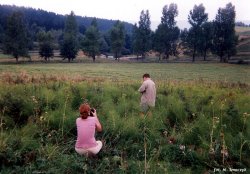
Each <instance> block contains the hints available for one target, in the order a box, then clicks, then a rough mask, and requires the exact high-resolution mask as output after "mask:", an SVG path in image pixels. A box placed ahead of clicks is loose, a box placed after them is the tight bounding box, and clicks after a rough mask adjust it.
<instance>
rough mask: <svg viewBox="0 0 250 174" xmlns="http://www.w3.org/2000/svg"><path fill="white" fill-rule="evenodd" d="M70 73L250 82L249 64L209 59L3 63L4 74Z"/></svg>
mask: <svg viewBox="0 0 250 174" xmlns="http://www.w3.org/2000/svg"><path fill="white" fill-rule="evenodd" d="M7 72H8V73H14V74H20V73H23V74H27V75H46V76H59V77H60V76H66V77H68V78H74V77H75V78H84V77H86V78H93V77H96V78H102V79H109V80H118V81H120V80H121V81H122V80H136V81H140V80H141V77H142V75H143V74H144V73H145V72H147V73H150V74H151V75H152V77H153V79H155V80H156V81H157V80H159V81H164V80H177V81H189V80H193V81H197V80H205V81H214V82H216V81H223V82H234V83H237V82H240V83H250V67H249V66H246V65H231V64H207V63H197V64H192V63H170V64H168V63H104V64H101V63H97V64H94V63H81V64H77V63H72V64H68V63H59V64H23V65H22V64H21V65H0V73H1V74H2V76H3V75H4V74H6V73H7Z"/></svg>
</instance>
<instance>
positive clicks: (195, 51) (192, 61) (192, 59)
mask: <svg viewBox="0 0 250 174" xmlns="http://www.w3.org/2000/svg"><path fill="white" fill-rule="evenodd" d="M195 53H196V47H194V51H193V59H192V62H194V61H195Z"/></svg>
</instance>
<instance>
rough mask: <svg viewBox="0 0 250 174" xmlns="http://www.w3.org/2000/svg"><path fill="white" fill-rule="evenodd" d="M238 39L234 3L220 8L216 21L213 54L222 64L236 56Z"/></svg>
mask: <svg viewBox="0 0 250 174" xmlns="http://www.w3.org/2000/svg"><path fill="white" fill-rule="evenodd" d="M237 42H238V37H237V36H236V34H235V7H234V6H233V5H232V3H229V4H227V5H226V7H225V8H219V10H218V13H217V15H216V17H215V20H214V39H213V43H214V45H213V52H214V53H215V54H217V55H218V56H219V57H220V61H221V62H227V61H228V60H229V59H230V57H231V56H232V55H234V54H236V45H237Z"/></svg>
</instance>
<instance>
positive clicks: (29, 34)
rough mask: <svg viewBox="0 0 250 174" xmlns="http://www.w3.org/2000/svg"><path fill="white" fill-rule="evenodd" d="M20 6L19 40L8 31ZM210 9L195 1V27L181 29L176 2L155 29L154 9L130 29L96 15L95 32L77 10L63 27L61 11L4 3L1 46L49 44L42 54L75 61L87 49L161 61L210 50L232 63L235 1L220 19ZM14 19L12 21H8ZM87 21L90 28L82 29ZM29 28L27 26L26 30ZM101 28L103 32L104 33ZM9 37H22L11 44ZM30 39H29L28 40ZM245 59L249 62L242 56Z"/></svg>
mask: <svg viewBox="0 0 250 174" xmlns="http://www.w3.org/2000/svg"><path fill="white" fill-rule="evenodd" d="M14 9H17V10H19V12H18V13H21V14H23V15H19V18H20V21H23V22H22V23H20V22H19V23H20V25H18V26H23V27H22V28H23V29H22V28H20V27H19V28H18V27H16V32H17V33H23V34H20V36H23V37H20V39H15V37H14V35H10V36H9V34H8V33H9V32H10V31H12V30H13V27H12V26H13V25H7V23H16V22H15V20H14V19H12V18H13V17H11V16H13V15H14V14H13V13H14V12H13V10H14ZM205 10H206V9H205V7H204V6H203V4H199V5H194V8H193V9H192V10H191V11H190V13H189V15H188V16H187V19H188V21H189V23H190V25H191V27H190V28H189V29H184V30H183V31H180V29H179V27H178V26H177V25H176V20H175V18H176V17H177V16H178V13H179V12H178V7H177V5H176V4H174V3H171V4H169V5H165V6H164V7H163V10H162V17H161V23H160V24H159V25H158V27H157V29H156V31H152V29H151V20H150V12H149V11H148V10H142V11H141V14H140V18H139V21H138V24H135V25H134V27H133V30H132V29H131V28H132V25H129V26H130V27H131V28H130V30H129V29H128V24H127V23H126V22H120V21H119V20H118V21H112V22H113V23H112V26H110V24H111V23H109V22H108V21H107V24H106V25H109V26H110V28H109V30H105V31H104V30H102V29H101V26H102V25H103V23H101V21H102V20H99V19H95V18H91V19H92V21H91V23H92V22H93V20H96V27H97V28H96V29H95V30H96V31H95V30H93V26H91V24H90V23H89V24H88V25H85V24H84V25H83V23H84V18H80V20H79V17H78V16H75V15H74V13H73V11H72V12H71V14H70V15H65V16H60V15H59V16H60V17H61V18H60V21H57V22H64V23H65V24H64V25H63V27H59V28H58V27H57V24H58V23H57V22H55V21H54V20H55V19H56V18H58V15H56V14H54V13H46V12H44V11H41V10H37V11H36V10H34V9H29V8H28V9H25V8H18V7H15V6H0V11H1V12H6V13H1V14H2V15H0V32H1V34H0V49H1V50H2V51H3V53H6V54H10V53H13V52H20V53H22V52H23V50H27V49H29V50H42V49H43V54H41V57H43V58H45V60H49V59H50V57H45V56H44V55H47V56H51V57H52V56H53V54H51V52H53V49H56V50H60V55H62V57H63V58H67V59H68V60H69V61H71V60H73V59H74V58H75V57H76V53H77V51H78V50H80V49H82V50H84V51H86V55H87V56H90V57H92V59H93V61H95V57H96V55H100V54H102V55H105V56H107V57H108V56H111V55H112V56H113V57H115V58H116V59H118V60H119V57H120V56H122V55H136V56H137V58H139V57H140V58H142V59H145V58H146V57H147V56H148V53H149V52H155V54H156V55H157V56H158V57H159V60H160V59H161V58H163V59H169V57H170V56H174V57H176V58H177V59H178V58H179V57H178V56H179V55H185V56H186V57H189V56H191V57H192V61H193V62H194V61H195V60H196V57H201V56H202V57H203V59H204V60H207V58H210V57H209V56H208V55H213V59H215V58H217V57H218V58H219V60H220V61H221V62H228V61H230V59H231V57H232V56H235V55H236V53H237V47H236V46H237V44H238V36H237V35H236V32H235V16H236V11H235V6H234V5H233V4H232V3H228V4H227V5H226V6H225V7H224V8H219V9H218V12H217V14H216V17H215V19H214V20H211V19H210V21H209V20H208V13H206V12H205ZM72 14H73V15H72ZM33 16H34V17H33ZM41 16H43V17H44V16H48V18H46V19H50V20H49V21H47V20H46V22H44V23H41V21H42V20H41V21H39V20H37V18H40V17H41ZM70 16H72V19H70V20H71V21H74V22H68V19H69V17H70ZM8 18H9V19H12V20H10V22H7V19H8ZM34 18H35V20H34ZM52 19H53V20H52ZM117 23H120V26H122V27H117ZM82 26H83V27H85V28H84V29H82V28H83V27H82ZM68 28H72V29H73V30H74V34H72V33H71V34H66V33H68V32H66V31H67V30H68ZM118 28H119V30H118ZM24 29H25V31H23V30H24ZM86 29H87V30H86ZM115 29H116V30H115ZM83 30H84V31H83ZM22 31H23V32H22ZM86 31H88V32H86ZM97 31H98V32H99V31H100V33H98V32H97ZM43 32H50V33H51V36H52V38H51V39H47V41H46V42H47V43H46V46H47V47H48V46H49V47H48V48H46V49H44V43H41V42H43V41H41V40H39V34H40V33H43ZM38 33H39V34H38ZM73 36H74V37H73ZM6 38H10V39H12V40H18V41H20V42H16V43H12V44H9V41H8V39H7V40H6ZM90 38H91V42H92V43H91V42H90ZM25 40H26V42H24V43H25V44H22V43H23V41H25ZM37 42H39V44H38V43H37ZM80 43H81V44H80ZM8 45H15V47H10V46H9V47H8ZM38 47H39V48H38ZM42 47H43V48H42ZM51 49H52V50H51ZM245 49H246V46H243V48H240V49H239V50H240V51H241V50H243V51H245ZM68 50H69V51H68ZM90 52H91V53H90ZM13 56H14V57H18V56H19V55H18V56H16V55H14V54H13ZM20 56H25V54H20ZM27 56H28V55H27ZM17 61H18V59H17ZM240 63H245V62H244V61H243V60H241V61H240ZM247 63H248V62H247Z"/></svg>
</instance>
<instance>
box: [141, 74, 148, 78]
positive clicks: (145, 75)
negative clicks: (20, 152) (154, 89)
mask: <svg viewBox="0 0 250 174" xmlns="http://www.w3.org/2000/svg"><path fill="white" fill-rule="evenodd" d="M144 77H146V78H150V75H149V74H143V76H142V78H144Z"/></svg>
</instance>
